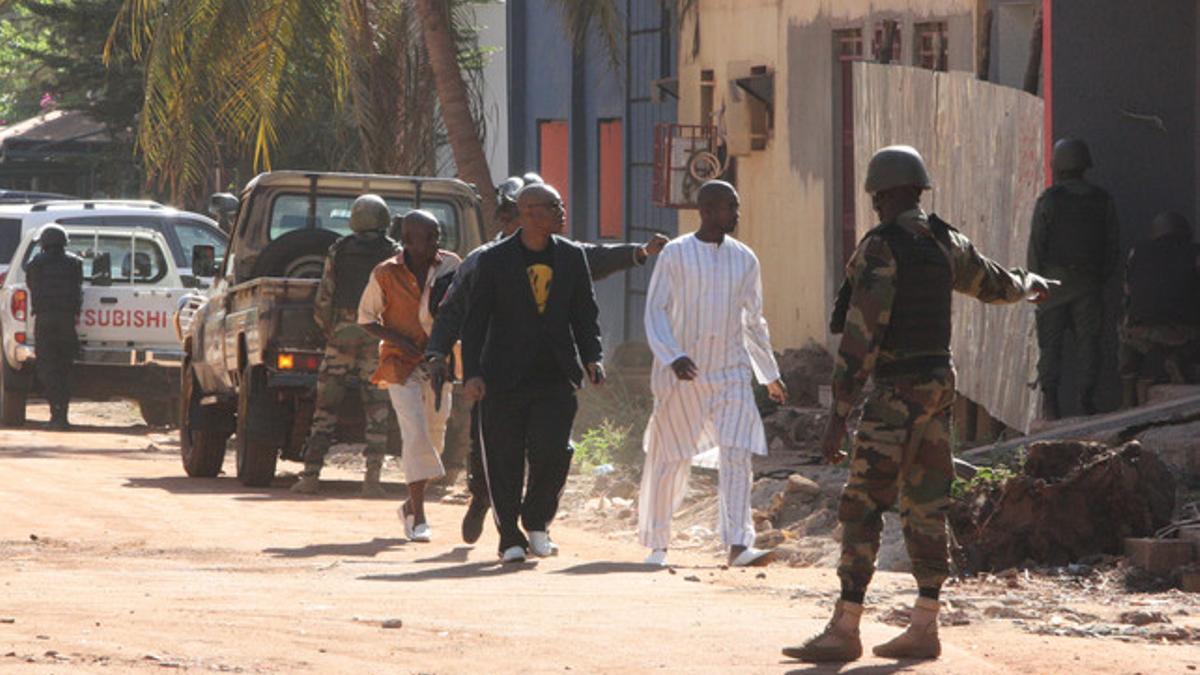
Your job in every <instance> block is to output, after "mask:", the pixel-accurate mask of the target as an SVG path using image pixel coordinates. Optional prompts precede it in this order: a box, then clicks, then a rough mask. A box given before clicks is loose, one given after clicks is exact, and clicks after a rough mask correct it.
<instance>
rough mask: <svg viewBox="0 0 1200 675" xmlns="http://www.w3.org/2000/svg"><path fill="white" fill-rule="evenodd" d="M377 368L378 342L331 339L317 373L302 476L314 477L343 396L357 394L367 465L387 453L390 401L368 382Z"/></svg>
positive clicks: (327, 447) (331, 438) (326, 448)
mask: <svg viewBox="0 0 1200 675" xmlns="http://www.w3.org/2000/svg"><path fill="white" fill-rule="evenodd" d="M378 365H379V343H378V342H376V341H374V340H362V339H358V340H345V341H342V340H337V339H336V338H335V339H331V340H330V341H329V342H328V343H326V345H325V358H324V360H322V361H321V369H320V370H319V371H318V372H317V401H316V406H315V410H314V411H313V421H312V428H311V430H310V431H309V435H308V442H307V443H305V447H304V471H303V474H304V475H314V476H315V475H317V474H319V473H320V472H321V467H322V466H324V465H325V454H326V453H328V452H329V446H330V445H332V444H333V436H334V430H335V428H336V427H337V421H338V410H339V409H340V408H341V405H342V401H343V400H344V399H345V398H346V394H347V393H349V392H352V391H358V392H359V394H360V396H361V398H362V402H363V414H364V415H365V417H366V420H367V429H366V439H367V450H366V453H365V454H366V457H367V464H372V463H380V464H381V463H382V462H383V458H384V454H385V452H386V451H387V440H388V424H389V420H390V418H389V415H390V411H391V401H390V400H389V399H388V393H387V390H386V389H380V388H379V387H376V386H375V385H374V384H372V383H371V376H372V375H373V374H374V373H375V368H376V367H377V366H378Z"/></svg>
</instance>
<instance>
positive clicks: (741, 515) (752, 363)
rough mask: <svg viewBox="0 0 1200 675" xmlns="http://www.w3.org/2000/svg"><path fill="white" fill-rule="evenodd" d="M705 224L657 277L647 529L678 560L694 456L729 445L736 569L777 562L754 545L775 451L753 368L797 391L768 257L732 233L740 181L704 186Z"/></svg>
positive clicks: (727, 536) (679, 245)
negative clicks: (778, 352)
mask: <svg viewBox="0 0 1200 675" xmlns="http://www.w3.org/2000/svg"><path fill="white" fill-rule="evenodd" d="M698 202H699V207H700V229H699V230H698V231H697V232H696V233H694V234H689V235H685V236H682V237H679V238H677V239H675V240H674V241H672V242H671V243H669V244H667V246H666V248H665V249H663V252H662V254H661V256H660V258H659V261H658V265H657V267H655V269H654V274H653V276H652V277H651V279H650V289H649V294H648V298H647V302H646V337H647V340H648V341H649V343H650V349H651V350H652V351H653V352H654V370H653V373H652V374H651V380H650V386H651V390H652V391H653V392H654V414H653V415H652V416H651V417H650V423H649V426H647V428H646V436H645V440H644V443H645V451H646V463H645V468H644V470H643V472H642V486H641V495H640V497H639V504H638V537H639V539H640V540H641V542H642V544H643V545H644V546H646V547H648V548H650V549H651V552H650V556H649V557H648V558H647V559H646V562H647V563H649V564H654V565H663V564H666V555H667V548H668V546H669V545H670V540H671V516H672V515H673V514H674V512H675V511H676V510H677V509H678V508H679V506H680V504H681V503H682V501H683V497H684V494H685V492H686V491H687V480H688V473H689V471H690V469H691V463H692V458H693V457H694V456H695V455H697V454H700V453H702V452H706V451H709V450H712V449H714V448H715V449H717V454H718V457H719V463H718V471H719V475H720V479H719V483H718V494H719V517H720V524H719V528H718V530H719V533H720V536H721V541H722V542H723V543H724V544H725V545H726V546H728V547H729V563H730V564H731V565H735V566H748V565H756V564H765V563H766V562H767V561H768V560H769V558H770V554H771V552H770V551H763V550H759V549H755V548H754V535H755V533H754V520H753V517H752V516H751V511H750V489H751V484H752V482H753V470H752V467H751V459H752V456H753V455H765V454H767V441H766V435H765V433H764V431H763V425H762V418H761V417H760V416H759V414H758V408H757V406H755V403H754V392H753V390H752V389H751V386H750V377H751V373H753V375H754V376H755V377H756V378H758V381H759V382H762V383H764V384H766V385H767V390H768V392H769V393H770V396H771V398H772V400H775V401H776V402H779V403H784V402H785V401H786V400H787V391H786V389H785V387H784V386H783V382H782V381H780V379H779V366H778V365H777V364H776V363H775V355H774V353H773V352H772V351H771V339H770V335H769V334H768V332H767V322H766V320H765V319H764V318H763V315H762V277H761V275H760V273H759V265H758V258H757V257H755V255H754V252H753V251H751V250H750V249H749V247H747V246H746V245H745V244H743V243H741V242H740V241H738V240H736V239H734V238H732V237H730V236H728V235H730V234H732V233H733V231H734V229H735V228H736V227H737V223H738V195H737V191H736V190H734V188H733V186H732V185H730V184H728V183H725V182H722V181H710V182H708V183H705V184H704V185H703V186H701V188H700V192H699V196H698Z"/></svg>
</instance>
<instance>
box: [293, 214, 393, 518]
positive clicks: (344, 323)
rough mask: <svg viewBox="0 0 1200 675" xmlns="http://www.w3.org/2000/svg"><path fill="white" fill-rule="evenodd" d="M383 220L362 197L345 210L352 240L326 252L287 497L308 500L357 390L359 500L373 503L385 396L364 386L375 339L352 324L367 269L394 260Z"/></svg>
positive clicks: (384, 431)
mask: <svg viewBox="0 0 1200 675" xmlns="http://www.w3.org/2000/svg"><path fill="white" fill-rule="evenodd" d="M390 219H391V214H390V212H389V210H388V206H387V202H385V201H384V200H383V198H381V197H379V196H377V195H363V196H361V197H359V198H358V199H356V200H355V201H354V205H353V206H352V207H351V209H350V229H351V230H353V234H349V235H347V236H345V237H342V238H341V239H339V240H338V241H337V243H335V244H334V245H333V246H332V247H330V249H329V255H328V257H326V258H325V271H324V273H323V274H322V275H321V285H320V286H319V287H318V289H317V299H316V304H315V307H314V313H313V318H314V319H315V320H316V322H317V325H318V326H320V327H321V329H322V330H323V331H325V337H326V342H325V358H324V359H323V360H322V361H321V369H320V371H319V372H318V373H317V401H316V410H315V411H314V413H313V421H312V429H311V431H310V432H309V437H308V442H307V443H306V444H305V448H304V471H302V472H301V473H300V480H299V481H298V482H297V483H296V484H295V485H293V486H292V492H298V493H301V494H315V493H316V492H317V491H318V489H319V485H320V482H319V476H320V474H321V467H322V466H324V464H325V454H326V453H327V452H329V446H330V445H331V444H332V443H333V432H334V428H335V427H336V426H337V419H338V409H339V408H340V407H341V405H342V400H343V399H344V398H345V396H346V394H347V393H348V392H351V391H358V392H359V394H360V396H361V398H362V402H363V408H364V413H365V415H366V419H367V430H366V438H367V449H366V453H365V454H366V458H367V473H366V476H365V477H364V479H363V487H362V491H363V495H365V496H368V497H381V496H383V494H384V491H383V486H382V485H381V484H380V480H379V477H380V472H381V471H382V469H383V458H384V454H385V452H386V451H387V437H388V424H389V420H390V418H389V411H390V409H391V402H390V401H389V400H388V393H387V390H386V389H380V388H379V387H377V386H375V385H374V384H372V383H371V376H372V375H373V374H374V373H375V369H376V368H377V367H378V366H379V340H378V339H377V338H375V337H373V336H371V335H370V334H369V333H367V331H366V330H364V329H363V328H362V327H361V326H359V325H358V301H359V298H360V297H361V296H362V292H363V289H364V288H366V286H367V281H368V280H369V279H370V276H371V270H373V269H375V266H376V265H378V264H379V263H381V262H383V261H384V260H387V259H388V258H390V257H392V256H394V255H396V252H397V251H398V250H399V246H398V245H397V244H396V242H394V241H392V240H391V239H389V238H388V237H387V235H386V234H385V233H386V231H387V227H388V223H389V221H390Z"/></svg>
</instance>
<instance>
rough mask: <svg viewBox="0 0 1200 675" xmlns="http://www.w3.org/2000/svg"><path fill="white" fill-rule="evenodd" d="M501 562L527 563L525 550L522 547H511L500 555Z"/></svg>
mask: <svg viewBox="0 0 1200 675" xmlns="http://www.w3.org/2000/svg"><path fill="white" fill-rule="evenodd" d="M500 561H501V562H506V563H519V562H525V549H523V548H521V547H520V546H509V547H508V548H506V549H504V553H501V554H500Z"/></svg>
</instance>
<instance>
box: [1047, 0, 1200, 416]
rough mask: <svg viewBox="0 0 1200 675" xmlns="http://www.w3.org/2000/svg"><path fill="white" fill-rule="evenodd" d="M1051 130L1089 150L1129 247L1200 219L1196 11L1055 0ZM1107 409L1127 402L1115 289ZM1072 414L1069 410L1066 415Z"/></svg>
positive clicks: (1118, 0) (1180, 6) (1172, 5)
mask: <svg viewBox="0 0 1200 675" xmlns="http://www.w3.org/2000/svg"><path fill="white" fill-rule="evenodd" d="M1051 12H1052V14H1051V26H1052V29H1051V31H1052V42H1051V49H1052V56H1051V64H1050V67H1051V68H1052V78H1053V79H1052V81H1053V85H1052V87H1053V91H1052V97H1051V99H1050V106H1051V108H1052V119H1051V126H1052V128H1051V130H1050V131H1049V133H1051V134H1052V135H1053V137H1054V138H1060V137H1063V136H1076V137H1080V138H1083V139H1085V140H1087V141H1088V143H1089V144H1090V145H1091V148H1092V154H1093V156H1094V158H1095V161H1096V168H1095V169H1093V170H1092V172H1091V173H1090V177H1091V178H1092V179H1093V180H1094V181H1095V182H1096V183H1098V184H1100V185H1102V186H1104V187H1106V188H1107V189H1109V190H1110V191H1111V192H1112V194H1113V196H1114V198H1115V199H1116V203H1117V207H1118V210H1119V212H1120V218H1121V225H1122V232H1121V240H1122V244H1123V245H1124V246H1125V247H1129V246H1131V245H1132V244H1133V243H1134V242H1135V241H1137V240H1138V239H1140V238H1142V237H1143V236H1144V234H1145V232H1146V228H1147V227H1148V226H1149V223H1150V220H1151V219H1152V218H1153V217H1154V215H1155V214H1156V213H1158V212H1161V211H1165V210H1168V209H1171V210H1177V211H1180V212H1182V213H1184V214H1188V215H1190V216H1192V217H1193V228H1195V223H1196V221H1197V220H1200V203H1198V202H1197V199H1196V192H1197V187H1198V185H1197V181H1198V178H1200V173H1198V172H1197V140H1196V119H1197V95H1198V92H1200V89H1198V88H1197V86H1196V81H1197V80H1196V77H1197V30H1198V29H1200V23H1198V22H1197V2H1196V1H1195V0H1162V1H1159V2H1154V3H1140V2H1126V1H1123V0H1090V1H1089V2H1086V3H1080V2H1074V1H1068V0H1053V1H1052V2H1051ZM1106 299H1107V309H1108V312H1107V321H1106V330H1105V341H1106V348H1105V350H1104V356H1105V358H1104V363H1103V366H1102V379H1101V392H1100V394H1101V406H1102V407H1110V408H1111V407H1113V406H1115V405H1116V404H1117V403H1118V401H1119V393H1118V386H1117V377H1116V343H1117V339H1116V324H1117V321H1118V318H1119V316H1118V315H1119V288H1118V285H1117V284H1116V283H1113V284H1110V288H1109V289H1108V293H1107V296H1106ZM1064 412H1067V411H1064Z"/></svg>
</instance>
